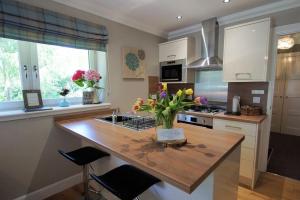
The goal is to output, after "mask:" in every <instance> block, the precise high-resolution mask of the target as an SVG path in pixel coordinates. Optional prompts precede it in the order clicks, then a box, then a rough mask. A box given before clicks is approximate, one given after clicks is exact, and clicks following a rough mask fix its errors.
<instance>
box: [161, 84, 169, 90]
mask: <svg viewBox="0 0 300 200" xmlns="http://www.w3.org/2000/svg"><path fill="white" fill-rule="evenodd" d="M167 89H168V86H167V83H162V90H163V91H167Z"/></svg>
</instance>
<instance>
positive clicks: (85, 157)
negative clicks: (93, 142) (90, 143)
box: [58, 147, 109, 200]
mask: <svg viewBox="0 0 300 200" xmlns="http://www.w3.org/2000/svg"><path fill="white" fill-rule="evenodd" d="M58 152H59V153H60V154H61V155H63V156H64V157H65V158H67V159H68V160H70V161H72V162H73V163H75V164H77V165H79V166H82V167H83V188H84V197H85V198H84V199H85V200H89V176H88V173H89V172H88V165H89V164H90V163H91V162H94V161H95V160H98V159H100V158H103V157H105V156H109V154H108V153H106V152H103V151H100V150H98V149H95V148H93V147H82V148H80V149H77V150H74V151H71V152H68V153H65V152H64V151H62V150H58Z"/></svg>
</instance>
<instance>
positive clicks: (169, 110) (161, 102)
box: [132, 83, 201, 134]
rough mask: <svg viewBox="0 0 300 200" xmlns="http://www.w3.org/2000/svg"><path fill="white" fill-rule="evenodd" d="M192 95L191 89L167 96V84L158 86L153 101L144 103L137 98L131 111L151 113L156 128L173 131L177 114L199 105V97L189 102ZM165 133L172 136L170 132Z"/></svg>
mask: <svg viewBox="0 0 300 200" xmlns="http://www.w3.org/2000/svg"><path fill="white" fill-rule="evenodd" d="M192 95H193V90H192V89H191V88H190V89H182V90H178V91H177V93H176V94H175V95H169V93H168V88H167V84H166V83H162V84H160V86H159V91H158V94H157V95H156V98H155V99H153V98H149V99H147V101H146V102H145V101H144V100H143V99H142V98H137V100H136V102H135V103H134V105H133V107H132V110H133V111H134V112H137V111H146V112H150V113H153V114H154V115H155V119H156V124H157V126H160V127H161V128H162V129H173V125H174V121H175V118H176V115H177V113H178V112H180V111H184V109H185V108H188V107H190V106H192V105H195V104H197V105H198V104H200V101H201V98H200V97H197V98H195V99H194V101H193V100H189V98H190V97H191V96H192ZM158 132H160V133H161V132H164V131H161V130H159V131H157V133H158ZM167 132H168V133H171V134H172V131H167ZM175 132H176V131H175Z"/></svg>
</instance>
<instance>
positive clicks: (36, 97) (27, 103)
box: [22, 90, 44, 110]
mask: <svg viewBox="0 0 300 200" xmlns="http://www.w3.org/2000/svg"><path fill="white" fill-rule="evenodd" d="M22 92H23V99H24V108H25V110H30V109H37V108H42V107H43V106H44V105H43V100H42V95H41V90H23V91H22Z"/></svg>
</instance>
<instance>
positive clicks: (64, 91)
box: [58, 88, 70, 107]
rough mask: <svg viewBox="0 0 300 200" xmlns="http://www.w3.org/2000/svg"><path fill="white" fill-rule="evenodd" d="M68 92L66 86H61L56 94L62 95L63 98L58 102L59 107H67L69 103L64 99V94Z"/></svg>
mask: <svg viewBox="0 0 300 200" xmlns="http://www.w3.org/2000/svg"><path fill="white" fill-rule="evenodd" d="M69 93H70V90H69V89H67V88H63V89H62V90H61V91H60V92H58V94H59V95H60V96H62V97H63V99H62V100H61V101H60V102H59V106H60V107H69V106H70V103H69V101H68V100H67V99H66V96H67V95H68V94H69Z"/></svg>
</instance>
